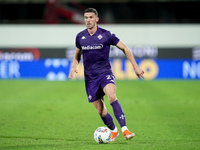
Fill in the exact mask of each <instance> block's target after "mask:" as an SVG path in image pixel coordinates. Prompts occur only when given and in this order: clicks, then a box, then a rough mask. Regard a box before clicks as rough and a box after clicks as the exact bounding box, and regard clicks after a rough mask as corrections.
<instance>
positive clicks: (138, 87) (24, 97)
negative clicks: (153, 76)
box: [0, 80, 200, 150]
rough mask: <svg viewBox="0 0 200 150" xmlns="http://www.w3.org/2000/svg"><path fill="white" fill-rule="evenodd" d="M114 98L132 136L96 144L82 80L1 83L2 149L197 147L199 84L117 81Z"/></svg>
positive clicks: (199, 140) (92, 115) (98, 123)
mask: <svg viewBox="0 0 200 150" xmlns="http://www.w3.org/2000/svg"><path fill="white" fill-rule="evenodd" d="M117 97H118V99H119V101H120V103H121V105H122V107H123V110H124V112H125V115H126V121H127V126H128V128H129V129H130V130H131V131H132V132H135V134H136V137H135V138H134V139H132V140H128V141H126V140H124V138H123V136H122V133H121V132H120V135H119V137H118V138H116V140H115V141H114V142H110V143H109V144H97V143H96V142H95V141H94V139H93V133H94V131H95V129H96V128H97V127H99V126H104V125H103V123H102V121H101V119H100V117H99V115H98V114H97V112H96V110H95V108H94V106H93V105H92V104H89V103H88V100H87V97H86V93H85V87H84V81H62V82H61V81H52V82H50V81H45V80H0V149H1V150H9V149H16V150H18V149H19V150H20V149H23V150H33V149H34V150H35V149H39V150H49V149H50V150H51V149H55V150H62V149H63V150H65V149H69V150H76V149H77V150H86V149H87V150H94V149H102V150H112V149H115V150H118V149H119V150H122V149H124V150H129V149H135V150H143V149H144V150H146V149H152V150H161V149H166V150H179V149H188V150H192V149H199V147H200V133H199V132H200V81H198V80H195V81H192V80H185V81H184V80H178V81H176V80H154V81H117ZM105 101H106V106H107V109H108V111H109V112H110V114H111V115H112V116H113V112H112V109H111V106H110V105H109V103H108V100H107V98H105ZM114 121H115V123H116V125H117V127H118V128H119V129H120V127H119V124H118V123H117V121H116V119H115V118H114Z"/></svg>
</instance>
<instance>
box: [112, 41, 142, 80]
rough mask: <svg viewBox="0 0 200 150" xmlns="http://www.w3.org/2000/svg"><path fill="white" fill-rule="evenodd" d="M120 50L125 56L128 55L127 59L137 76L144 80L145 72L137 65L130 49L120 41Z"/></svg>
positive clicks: (118, 45) (118, 44)
mask: <svg viewBox="0 0 200 150" xmlns="http://www.w3.org/2000/svg"><path fill="white" fill-rule="evenodd" d="M116 46H117V47H118V48H119V49H121V50H122V51H123V52H124V54H125V55H126V57H127V58H128V59H129V61H130V62H131V64H132V66H133V69H134V70H135V73H136V75H137V77H138V78H140V77H142V78H143V79H144V76H143V74H144V71H143V70H142V69H141V68H140V67H139V66H138V65H137V63H136V61H135V58H134V56H133V54H132V52H131V51H130V49H129V48H128V47H127V46H126V45H125V44H124V43H123V42H122V41H119V42H118V43H117V45H116Z"/></svg>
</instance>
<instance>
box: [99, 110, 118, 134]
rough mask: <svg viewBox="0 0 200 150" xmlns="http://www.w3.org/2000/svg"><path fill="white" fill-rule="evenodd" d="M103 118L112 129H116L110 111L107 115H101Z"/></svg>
mask: <svg viewBox="0 0 200 150" xmlns="http://www.w3.org/2000/svg"><path fill="white" fill-rule="evenodd" d="M101 119H102V120H103V122H104V124H105V125H106V126H107V127H108V128H109V129H110V130H114V129H115V124H114V122H113V118H112V116H111V115H110V114H109V113H107V115H106V116H105V117H101Z"/></svg>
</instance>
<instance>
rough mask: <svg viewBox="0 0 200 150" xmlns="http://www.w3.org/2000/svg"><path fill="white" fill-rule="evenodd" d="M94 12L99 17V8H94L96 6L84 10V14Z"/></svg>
mask: <svg viewBox="0 0 200 150" xmlns="http://www.w3.org/2000/svg"><path fill="white" fill-rule="evenodd" d="M91 12H92V13H94V14H95V15H96V16H97V17H98V12H97V10H96V9H94V8H87V9H86V10H85V11H84V14H85V13H91Z"/></svg>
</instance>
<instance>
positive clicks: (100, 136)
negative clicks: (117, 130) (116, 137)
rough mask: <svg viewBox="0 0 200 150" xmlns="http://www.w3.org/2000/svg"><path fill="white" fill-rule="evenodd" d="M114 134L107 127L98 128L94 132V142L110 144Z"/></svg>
mask: <svg viewBox="0 0 200 150" xmlns="http://www.w3.org/2000/svg"><path fill="white" fill-rule="evenodd" d="M111 137H112V133H111V131H110V129H108V128H107V127H98V128H97V129H96V130H95V132H94V140H95V141H96V142H97V143H99V144H103V143H109V142H110V141H111Z"/></svg>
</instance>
